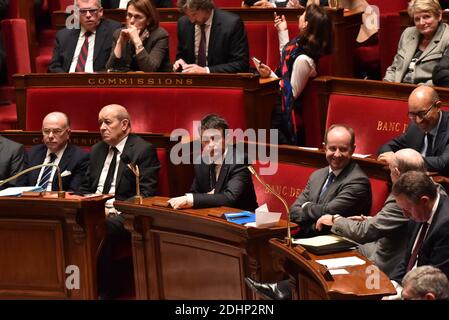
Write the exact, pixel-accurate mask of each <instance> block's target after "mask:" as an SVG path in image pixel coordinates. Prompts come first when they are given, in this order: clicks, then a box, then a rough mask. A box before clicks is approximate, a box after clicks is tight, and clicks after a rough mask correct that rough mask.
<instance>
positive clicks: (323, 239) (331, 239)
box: [293, 235, 341, 247]
mask: <svg viewBox="0 0 449 320" xmlns="http://www.w3.org/2000/svg"><path fill="white" fill-rule="evenodd" d="M339 241H341V238H339V237H337V236H335V235H325V236H316V237H312V238H304V239H293V243H294V244H300V245H306V246H315V247H319V246H325V245H329V244H334V243H337V242H339Z"/></svg>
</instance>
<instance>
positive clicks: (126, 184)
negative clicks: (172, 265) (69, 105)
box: [81, 104, 160, 299]
mask: <svg viewBox="0 0 449 320" xmlns="http://www.w3.org/2000/svg"><path fill="white" fill-rule="evenodd" d="M98 123H99V125H100V133H101V138H102V139H103V140H102V141H100V142H98V143H96V144H95V145H94V146H93V147H92V150H91V152H90V161H89V168H88V170H87V174H86V177H85V179H84V181H83V184H82V186H81V191H82V192H85V193H97V194H113V195H114V196H115V199H117V200H127V199H129V198H132V197H134V196H135V195H136V177H135V175H134V174H133V173H132V171H131V170H130V169H129V168H128V167H127V165H126V163H125V161H123V160H122V159H125V158H127V161H126V162H127V163H128V162H130V163H132V164H135V165H137V166H138V167H139V171H140V192H141V195H142V196H143V197H149V196H154V195H155V194H156V188H157V181H158V173H159V167H160V165H159V160H158V158H157V154H156V148H155V147H154V146H153V145H152V144H150V143H148V142H146V141H145V140H143V139H142V138H140V137H139V136H136V135H134V134H131V118H130V116H129V113H128V111H127V110H126V108H125V107H123V106H121V105H117V104H111V105H107V106H105V107H103V108H102V109H101V110H100V113H99V114H98ZM113 201H114V199H111V200H108V202H107V203H106V214H107V216H108V218H107V219H106V233H107V235H106V240H105V242H104V244H103V247H102V249H101V252H100V255H99V257H98V265H97V268H98V272H97V273H98V293H99V298H100V299H112V298H113V297H114V280H115V279H113V274H112V273H111V265H112V263H113V261H112V255H113V250H114V248H115V247H117V245H118V244H119V243H129V246H130V245H131V244H130V235H129V232H128V231H127V230H125V228H124V226H123V223H124V221H125V218H124V217H122V216H121V215H120V213H119V212H117V211H116V210H115V208H114V207H113V205H112V203H113Z"/></svg>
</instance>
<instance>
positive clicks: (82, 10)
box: [78, 8, 100, 16]
mask: <svg viewBox="0 0 449 320" xmlns="http://www.w3.org/2000/svg"><path fill="white" fill-rule="evenodd" d="M99 10H100V8H95V9H79V10H78V11H79V13H80V14H81V15H83V16H85V15H86V14H87V13H88V12H89V13H90V14H91V15H95V14H97V13H98V11H99Z"/></svg>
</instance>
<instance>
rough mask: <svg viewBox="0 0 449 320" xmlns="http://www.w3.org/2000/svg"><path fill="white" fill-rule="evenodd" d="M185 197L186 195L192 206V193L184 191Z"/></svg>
mask: <svg viewBox="0 0 449 320" xmlns="http://www.w3.org/2000/svg"><path fill="white" fill-rule="evenodd" d="M186 197H187V203H188V204H189V205H191V206H192V207H193V194H192V193H186Z"/></svg>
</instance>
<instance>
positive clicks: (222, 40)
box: [173, 0, 249, 73]
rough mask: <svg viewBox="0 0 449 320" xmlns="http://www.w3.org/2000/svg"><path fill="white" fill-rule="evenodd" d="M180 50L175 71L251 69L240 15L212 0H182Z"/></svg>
mask: <svg viewBox="0 0 449 320" xmlns="http://www.w3.org/2000/svg"><path fill="white" fill-rule="evenodd" d="M178 7H179V8H180V10H181V11H183V12H184V14H185V15H184V16H182V17H181V18H179V20H178V52H177V53H176V61H175V63H174V65H173V70H174V71H180V70H181V69H182V72H189V73H210V72H225V73H237V72H248V70H249V53H248V39H247V37H246V31H245V26H244V25H243V22H242V20H241V19H240V17H239V16H237V15H235V14H233V13H230V12H227V11H224V10H220V9H216V8H215V7H214V3H213V1H212V0H178Z"/></svg>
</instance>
